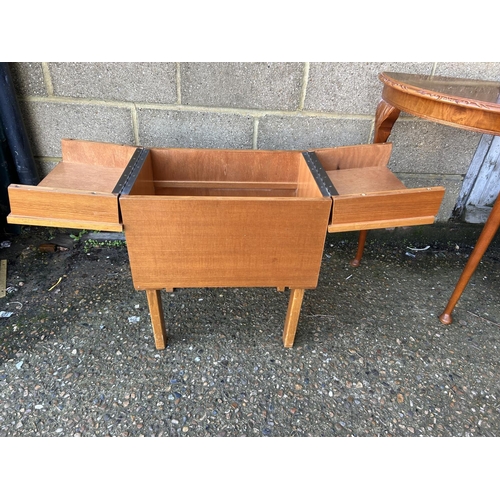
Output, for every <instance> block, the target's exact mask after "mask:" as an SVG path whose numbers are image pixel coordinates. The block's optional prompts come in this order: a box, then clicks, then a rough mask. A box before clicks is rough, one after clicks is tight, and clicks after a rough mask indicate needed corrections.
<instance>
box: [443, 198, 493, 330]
mask: <svg viewBox="0 0 500 500" xmlns="http://www.w3.org/2000/svg"><path fill="white" fill-rule="evenodd" d="M499 226H500V195H499V196H498V198H497V200H496V201H495V204H494V205H493V210H492V211H491V213H490V215H489V217H488V219H487V221H486V223H485V225H484V228H483V230H482V231H481V234H480V235H479V238H478V240H477V242H476V246H475V247H474V250H473V251H472V253H471V254H470V257H469V260H468V261H467V264H465V267H464V269H463V271H462V274H461V275H460V278H459V279H458V282H457V284H456V286H455V290H453V293H452V295H451V297H450V300H449V302H448V305H447V306H446V308H445V310H444V311H443V314H441V316H439V320H440V321H441V323H443V324H445V325H449V324H451V323H452V322H453V318H452V317H451V313H452V312H453V309H454V308H455V305H456V304H457V302H458V299H459V298H460V296H461V295H462V292H463V291H464V289H465V287H466V286H467V283H468V282H469V280H470V278H471V276H472V275H473V274H474V271H475V270H476V267H477V266H478V264H479V262H480V261H481V257H482V256H483V255H484V252H485V251H486V249H487V248H488V246H489V244H490V243H491V240H492V239H493V237H494V236H495V234H496V232H497V230H498V227H499Z"/></svg>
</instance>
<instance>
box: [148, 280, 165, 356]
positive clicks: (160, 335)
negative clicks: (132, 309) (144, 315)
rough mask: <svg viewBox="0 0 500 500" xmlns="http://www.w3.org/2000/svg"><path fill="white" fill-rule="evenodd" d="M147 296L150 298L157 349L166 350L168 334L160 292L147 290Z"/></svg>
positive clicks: (150, 311)
mask: <svg viewBox="0 0 500 500" xmlns="http://www.w3.org/2000/svg"><path fill="white" fill-rule="evenodd" d="M146 296H147V298H148V305H149V315H150V316H151V325H152V326H153V335H154V337H155V346H156V348H157V349H165V346H166V345H167V332H166V330H165V317H164V316H163V307H162V304H161V295H160V290H146Z"/></svg>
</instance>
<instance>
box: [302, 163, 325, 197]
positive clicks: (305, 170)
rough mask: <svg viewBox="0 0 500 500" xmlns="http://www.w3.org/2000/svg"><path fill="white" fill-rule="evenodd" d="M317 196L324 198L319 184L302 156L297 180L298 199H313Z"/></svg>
mask: <svg viewBox="0 0 500 500" xmlns="http://www.w3.org/2000/svg"><path fill="white" fill-rule="evenodd" d="M315 196H322V194H321V191H320V189H319V187H318V184H317V183H316V181H315V180H314V177H313V175H312V173H311V171H310V170H309V167H308V166H307V162H306V160H305V159H304V157H303V156H302V155H301V156H300V162H299V172H298V178H297V197H298V198H312V197H315Z"/></svg>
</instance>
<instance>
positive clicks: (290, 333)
mask: <svg viewBox="0 0 500 500" xmlns="http://www.w3.org/2000/svg"><path fill="white" fill-rule="evenodd" d="M303 298H304V289H303V288H294V289H292V290H290V300H289V301H288V311H287V313H286V319H285V329H284V331H283V344H284V346H285V347H292V346H293V342H294V341H295V332H296V331H297V324H298V322H299V316H300V308H301V306H302V299H303Z"/></svg>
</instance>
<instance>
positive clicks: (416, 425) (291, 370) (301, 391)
mask: <svg viewBox="0 0 500 500" xmlns="http://www.w3.org/2000/svg"><path fill="white" fill-rule="evenodd" d="M479 229H480V228H477V227H476V226H472V227H471V226H467V225H459V224H449V225H445V226H427V227H422V228H407V229H398V230H394V231H372V232H370V233H369V237H368V243H367V248H366V252H365V257H364V259H363V261H362V265H361V266H360V267H359V268H356V269H354V268H352V267H350V266H349V260H350V259H351V258H352V256H353V255H354V251H355V247H356V234H354V233H348V234H343V235H328V236H327V240H326V243H325V251H324V257H323V263H322V268H321V274H320V280H319V284H318V287H317V288H316V289H315V290H308V291H306V294H305V299H304V303H303V306H302V313H301V317H300V321H299V326H298V330H297V336H296V341H295V345H294V347H293V348H291V349H285V348H284V347H283V345H282V341H281V334H282V328H283V323H284V319H285V314H286V307H287V302H288V291H286V292H284V293H281V292H278V291H277V290H275V289H245V288H237V289H231V288H228V289H180V290H176V291H175V292H174V293H166V292H162V294H163V305H164V312H165V316H166V324H167V328H168V335H169V339H168V347H167V348H166V349H165V350H163V351H157V350H155V347H154V341H153V336H152V331H151V326H150V321H149V315H148V308H147V303H146V297H145V294H144V293H143V292H138V291H136V290H134V288H133V284H132V279H131V274H130V269H129V264H128V256H127V250H126V246H125V244H124V243H123V242H122V241H115V242H99V243H94V244H93V245H94V246H92V242H89V240H85V235H83V236H82V235H78V233H76V232H73V234H74V235H75V236H77V238H76V239H77V240H78V241H74V240H73V239H71V238H69V237H68V235H69V234H70V233H71V231H70V230H48V229H41V228H29V227H27V228H23V229H22V231H21V233H20V234H16V235H12V234H11V235H4V236H3V237H2V236H0V240H2V239H3V240H4V241H3V243H2V248H0V259H4V260H7V264H8V266H7V287H8V290H7V292H8V293H7V295H6V297H4V298H0V310H3V311H6V312H12V313H13V314H12V315H11V316H10V317H8V318H0V331H1V335H0V436H4V437H7V436H25V437H29V436H198V437H203V436H233V437H237V436H255V437H258V436H270V437H274V436H276V437H278V436H279V437H291V436H313V437H327V436H331V437H333V436H395V437H410V436H444V437H449V436H457V437H460V436H464V437H465V436H499V435H500V352H499V348H498V338H499V335H500V293H499V290H500V266H499V260H500V243H499V238H498V235H497V238H496V239H495V240H494V242H493V243H492V245H491V246H490V248H489V250H488V252H487V253H486V254H485V256H484V258H483V261H482V263H481V264H480V266H479V268H478V270H477V271H476V273H475V275H474V276H473V278H472V280H471V282H470V284H469V286H468V287H467V289H466V291H465V293H464V295H463V296H462V298H461V300H460V301H459V304H458V306H457V307H456V309H455V313H454V323H453V324H452V325H450V326H444V325H442V324H441V323H440V322H439V320H438V318H437V316H438V315H439V314H440V313H441V312H442V309H443V308H444V306H445V305H446V302H447V300H448V298H449V295H450V294H451V291H452V290H453V287H454V285H455V283H456V281H457V279H458V277H459V275H460V272H461V269H462V268H463V265H464V264H465V262H466V260H467V257H468V255H469V253H470V250H471V248H472V246H473V245H474V242H475V240H476V238H477V235H478V233H479ZM78 237H80V239H78ZM48 242H49V243H52V244H53V245H56V250H57V251H55V252H42V251H41V250H40V248H41V247H40V245H41V244H44V243H48ZM61 242H62V243H61ZM146 244H147V243H146ZM427 246H429V248H427V249H426V250H422V249H423V248H425V247H427ZM408 247H410V248H417V249H419V250H410V249H409V248H408ZM42 248H43V247H42ZM49 249H50V248H49ZM408 254H409V255H408Z"/></svg>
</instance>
